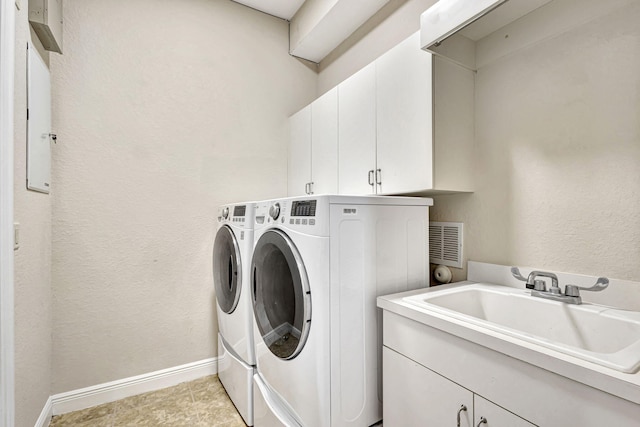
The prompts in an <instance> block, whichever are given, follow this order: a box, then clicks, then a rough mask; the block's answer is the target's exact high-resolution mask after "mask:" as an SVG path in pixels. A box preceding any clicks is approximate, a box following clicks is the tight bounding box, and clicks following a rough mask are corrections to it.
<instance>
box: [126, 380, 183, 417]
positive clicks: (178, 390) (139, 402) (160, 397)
mask: <svg viewBox="0 0 640 427" xmlns="http://www.w3.org/2000/svg"><path fill="white" fill-rule="evenodd" d="M175 401H177V402H193V400H192V398H191V391H190V390H189V385H188V383H182V384H178V385H177V386H173V387H169V388H163V389H162V390H157V391H152V392H149V393H144V394H138V395H136V396H131V397H128V398H126V399H122V400H119V401H117V402H116V403H117V409H116V412H120V411H122V410H126V409H131V408H137V407H141V406H147V405H153V404H157V403H162V402H167V403H171V402H175Z"/></svg>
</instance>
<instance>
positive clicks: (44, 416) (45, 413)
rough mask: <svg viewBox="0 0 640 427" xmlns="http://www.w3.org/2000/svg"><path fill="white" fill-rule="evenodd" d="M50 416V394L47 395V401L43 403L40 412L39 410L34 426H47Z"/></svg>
mask: <svg viewBox="0 0 640 427" xmlns="http://www.w3.org/2000/svg"><path fill="white" fill-rule="evenodd" d="M51 417H53V404H52V402H51V396H49V398H48V399H47V403H45V404H44V408H42V412H40V416H39V417H38V421H36V425H35V427H49V423H50V422H51Z"/></svg>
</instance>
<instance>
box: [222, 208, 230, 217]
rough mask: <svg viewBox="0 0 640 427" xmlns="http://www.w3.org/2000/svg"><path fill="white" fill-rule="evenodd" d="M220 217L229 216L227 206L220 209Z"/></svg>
mask: <svg viewBox="0 0 640 427" xmlns="http://www.w3.org/2000/svg"><path fill="white" fill-rule="evenodd" d="M222 218H223V219H228V218H229V207H228V206H226V207H224V208H223V209H222Z"/></svg>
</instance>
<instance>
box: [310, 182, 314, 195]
mask: <svg viewBox="0 0 640 427" xmlns="http://www.w3.org/2000/svg"><path fill="white" fill-rule="evenodd" d="M309 194H313V181H311V182H310V183H309Z"/></svg>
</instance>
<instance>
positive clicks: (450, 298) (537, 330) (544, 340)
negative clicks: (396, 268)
mask: <svg viewBox="0 0 640 427" xmlns="http://www.w3.org/2000/svg"><path fill="white" fill-rule="evenodd" d="M403 300H404V301H405V302H407V303H409V304H411V305H414V306H417V307H420V308H422V309H424V310H428V311H431V312H436V313H439V314H440V315H441V317H442V315H444V317H449V318H451V319H455V320H457V321H458V322H457V323H458V324H462V325H465V324H466V325H467V326H469V327H474V328H475V329H476V330H477V329H478V328H484V329H487V330H491V331H495V332H499V333H503V334H505V335H508V336H510V337H514V338H518V339H521V340H524V341H527V342H530V343H534V344H537V345H541V346H544V347H547V348H550V349H553V350H556V351H559V352H561V353H564V354H568V355H570V356H574V357H577V358H580V359H583V360H586V361H589V362H593V363H596V364H598V365H601V366H605V367H607V368H611V369H615V370H617V371H620V372H625V373H635V372H636V371H637V370H638V368H640V312H635V311H625V310H616V309H614V308H610V307H606V306H601V305H595V304H587V303H585V304H582V305H571V304H565V303H562V302H556V301H550V300H545V299H542V298H537V297H532V296H531V294H530V291H527V290H523V289H516V288H510V287H506V286H499V285H492V284H482V283H476V284H470V285H464V286H460V287H454V288H449V289H443V290H437V288H436V289H434V288H431V289H430V290H429V291H428V292H425V293H421V294H418V295H413V296H410V297H405V298H403Z"/></svg>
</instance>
